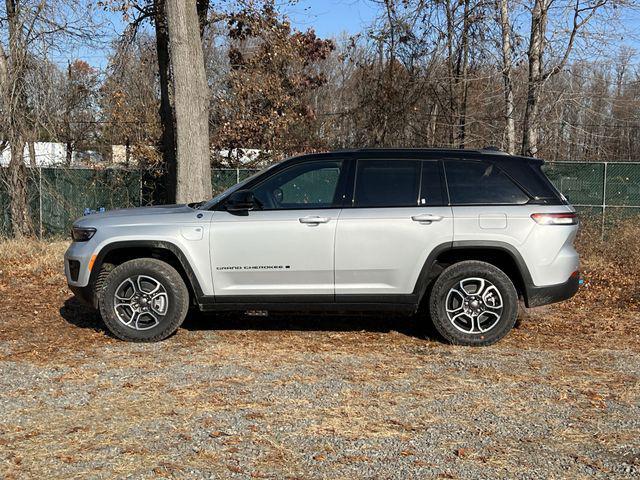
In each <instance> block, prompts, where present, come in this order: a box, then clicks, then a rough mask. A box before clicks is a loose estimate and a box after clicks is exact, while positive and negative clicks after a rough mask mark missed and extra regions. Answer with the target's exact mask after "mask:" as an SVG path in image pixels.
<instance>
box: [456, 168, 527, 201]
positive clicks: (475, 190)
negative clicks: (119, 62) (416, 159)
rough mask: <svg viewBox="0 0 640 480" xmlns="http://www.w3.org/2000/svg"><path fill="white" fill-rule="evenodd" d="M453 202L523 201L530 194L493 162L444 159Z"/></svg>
mask: <svg viewBox="0 0 640 480" xmlns="http://www.w3.org/2000/svg"><path fill="white" fill-rule="evenodd" d="M445 171H446V173H447V184H448V186H449V196H450V197H451V203H452V204H467V205H468V204H523V203H527V201H528V200H529V197H528V196H527V195H526V194H525V193H524V192H523V191H522V190H521V189H520V187H518V186H517V185H516V184H515V183H513V181H511V179H510V178H509V177H507V176H506V175H505V174H504V173H502V171H500V170H499V169H498V167H496V166H495V165H493V164H490V163H485V162H466V161H448V162H445Z"/></svg>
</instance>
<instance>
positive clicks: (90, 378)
mask: <svg viewBox="0 0 640 480" xmlns="http://www.w3.org/2000/svg"><path fill="white" fill-rule="evenodd" d="M0 273H2V272H0ZM44 278H45V279H41V278H39V277H33V278H27V279H26V280H25V278H24V277H23V278H21V279H7V278H4V279H2V278H1V277H0V280H2V281H0V478H5V479H12V478H195V479H198V478H301V479H302V478H304V479H316V478H318V479H320V478H349V479H352V478H394V479H396V478H397V479H408V478H464V479H475V478H477V479H486V478H527V479H529V478H632V477H638V478H640V440H639V439H640V381H639V379H640V355H639V352H640V328H639V326H638V321H639V319H640V315H639V314H638V312H630V313H627V314H625V315H622V314H619V313H618V312H616V311H612V310H607V309H597V308H596V309H591V310H589V311H585V310H582V309H579V308H572V307H571V304H569V305H568V306H563V307H553V308H546V309H543V310H541V311H537V312H531V313H530V314H529V316H528V318H525V319H523V320H522V323H521V325H520V326H519V327H518V328H517V329H516V330H514V331H513V332H512V333H511V334H510V335H509V336H508V337H507V338H506V339H504V340H503V341H502V342H500V343H499V344H498V345H495V346H492V347H488V348H466V347H452V346H449V345H446V344H444V343H442V342H440V341H439V340H438V339H436V338H429V337H426V338H425V336H424V335H423V334H422V333H421V329H420V328H419V327H418V324H419V322H418V321H417V320H416V319H411V318H403V317H397V318H396V317H389V316H378V317H370V316H349V317H346V316H313V317H309V316H270V317H267V318H255V317H246V316H243V315H227V316H203V315H196V316H192V317H191V318H189V319H188V321H187V323H186V324H185V326H184V328H182V329H180V330H179V332H178V334H177V335H175V336H173V337H172V338H170V339H169V340H167V341H165V342H162V343H158V344H151V345H138V344H128V343H124V342H120V341H118V340H115V339H113V338H111V337H110V336H109V335H107V334H106V333H105V332H104V330H103V327H102V324H101V323H100V321H99V319H98V317H97V316H96V315H95V314H94V313H92V312H91V311H89V310H87V309H85V308H84V307H81V306H80V305H79V304H77V303H76V302H75V301H74V300H73V299H70V294H69V293H68V292H67V290H66V288H65V286H64V282H63V279H62V278H60V277H59V275H57V276H54V277H44Z"/></svg>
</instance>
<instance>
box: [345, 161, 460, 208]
mask: <svg viewBox="0 0 640 480" xmlns="http://www.w3.org/2000/svg"><path fill="white" fill-rule="evenodd" d="M359 161H364V162H366V161H388V162H396V161H410V162H419V163H420V169H419V172H418V195H417V197H416V200H415V201H416V203H415V205H380V206H368V205H365V206H359V205H354V202H355V198H356V197H355V194H356V183H357V180H358V175H357V173H358V162H359ZM425 162H430V163H434V164H436V166H437V168H438V175H439V179H440V189H441V196H442V202H441V203H439V204H436V205H420V198H422V177H423V172H424V163H425ZM347 185H348V188H347V190H346V192H345V201H344V203H343V207H342V208H354V209H356V208H357V209H360V208H437V207H447V206H449V204H448V203H447V202H448V200H449V196H448V191H447V187H446V181H445V177H444V168H443V166H442V160H441V159H438V158H425V157H402V156H400V155H398V156H396V157H386V156H385V157H354V158H353V159H352V161H351V169H350V172H349V179H348V180H347Z"/></svg>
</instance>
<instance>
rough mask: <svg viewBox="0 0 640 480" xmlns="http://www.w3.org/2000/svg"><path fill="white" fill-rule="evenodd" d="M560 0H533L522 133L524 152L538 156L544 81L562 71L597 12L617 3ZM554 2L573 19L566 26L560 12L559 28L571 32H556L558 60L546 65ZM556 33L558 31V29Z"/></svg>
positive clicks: (601, 0)
mask: <svg viewBox="0 0 640 480" xmlns="http://www.w3.org/2000/svg"><path fill="white" fill-rule="evenodd" d="M557 3H559V2H558V1H557V0H534V2H533V6H532V7H531V20H530V21H531V27H530V35H529V45H528V49H527V59H528V64H529V73H528V80H527V99H526V107H525V111H524V120H523V133H522V153H523V154H524V155H531V156H535V155H536V154H537V153H538V131H539V127H540V116H539V104H540V96H541V92H542V88H543V86H544V84H545V82H546V81H547V80H549V78H551V77H552V76H553V75H557V74H558V73H560V72H561V71H562V69H563V68H564V67H565V66H566V65H567V62H568V61H569V58H570V56H571V53H572V50H573V48H574V46H575V44H576V40H577V39H578V35H579V34H580V33H581V32H582V30H583V29H585V27H586V26H587V25H588V23H589V22H590V20H591V19H592V18H593V17H594V15H596V13H598V12H599V11H600V10H604V9H605V7H607V6H609V5H612V6H615V3H614V2H612V1H610V0H595V1H591V0H571V1H569V0H568V3H566V4H564V5H562V4H560V5H557ZM552 6H554V7H558V8H560V9H562V10H563V13H564V12H566V15H567V18H569V19H570V20H569V26H568V29H567V28H565V27H564V24H563V22H562V19H563V16H562V15H561V16H560V22H561V23H560V27H559V29H560V30H562V31H565V30H568V35H567V36H566V38H557V37H559V35H556V39H555V40H556V41H555V42H554V44H555V45H556V48H559V52H557V53H558V54H557V55H556V58H557V60H556V61H555V62H551V64H550V65H545V62H544V55H545V53H547V50H548V47H549V44H550V41H549V38H548V36H549V33H550V32H549V12H550V9H551V7H552ZM555 33H556V34H557V32H555ZM563 40H564V41H563ZM558 45H560V46H558Z"/></svg>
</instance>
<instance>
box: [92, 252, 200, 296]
mask: <svg viewBox="0 0 640 480" xmlns="http://www.w3.org/2000/svg"><path fill="white" fill-rule="evenodd" d="M132 248H149V249H154V250H167V251H169V252H171V253H172V254H173V255H175V257H176V258H177V259H178V261H179V262H180V266H181V267H182V269H183V271H184V273H185V274H186V277H187V280H188V281H189V283H190V287H191V289H192V291H193V293H194V294H195V296H196V301H198V299H200V298H202V297H203V296H204V293H203V292H202V287H201V286H200V282H199V281H198V278H197V277H196V274H195V272H194V271H193V268H192V267H191V264H190V263H189V260H187V257H186V255H185V254H184V253H183V252H182V250H181V249H180V247H178V246H177V245H176V244H174V243H172V242H168V241H165V240H123V241H120V242H113V243H108V244H106V245H105V246H104V247H102V248H101V249H100V251H99V252H98V254H97V256H96V259H95V261H94V263H93V268H92V269H91V275H90V276H89V285H94V284H95V281H96V279H97V276H98V274H99V273H100V269H101V268H102V264H103V263H104V259H105V258H106V256H107V255H108V254H109V253H111V252H113V251H116V250H128V249H132Z"/></svg>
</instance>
